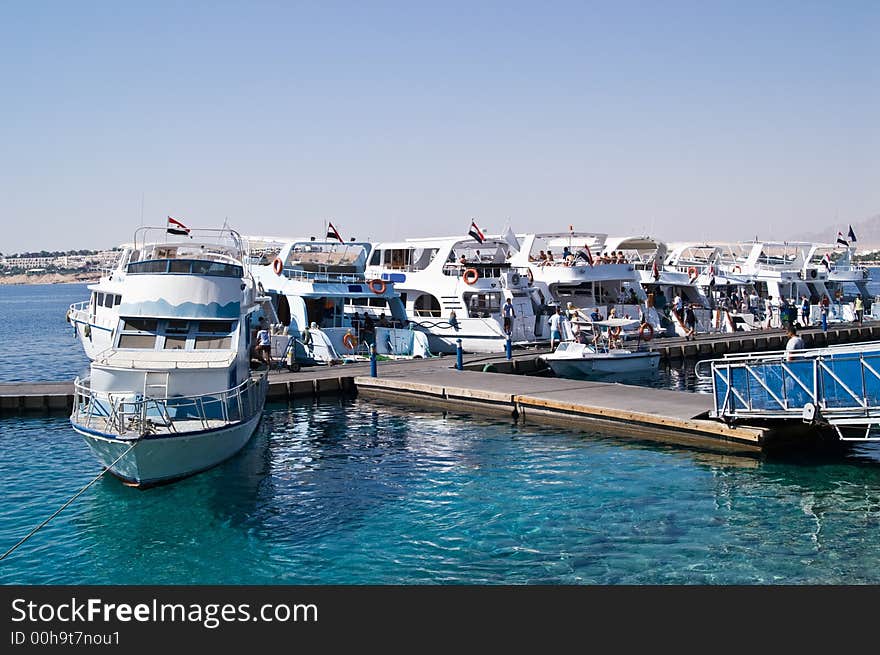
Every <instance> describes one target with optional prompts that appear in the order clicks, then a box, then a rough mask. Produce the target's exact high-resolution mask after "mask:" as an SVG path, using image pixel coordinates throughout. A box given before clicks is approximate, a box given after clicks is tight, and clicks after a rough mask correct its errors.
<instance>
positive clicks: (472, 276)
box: [461, 268, 480, 285]
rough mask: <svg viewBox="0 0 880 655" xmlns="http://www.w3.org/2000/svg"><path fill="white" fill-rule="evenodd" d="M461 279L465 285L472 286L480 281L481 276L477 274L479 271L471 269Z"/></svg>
mask: <svg viewBox="0 0 880 655" xmlns="http://www.w3.org/2000/svg"><path fill="white" fill-rule="evenodd" d="M461 279H462V280H464V283H465V284H468V285H470V284H473V283H474V282H476V281H477V280H479V279H480V274H479V272H477V269H475V268H469V269H467V270H466V271H465V272H464V275H462V276H461Z"/></svg>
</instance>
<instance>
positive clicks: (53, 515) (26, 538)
mask: <svg viewBox="0 0 880 655" xmlns="http://www.w3.org/2000/svg"><path fill="white" fill-rule="evenodd" d="M137 444H138V442H137V441H135V442H134V443H133V444H131V445H130V446H129V447H128V448H127V449H126V451H125V452H124V453H122V454H121V455H120V456H119V457H117V458H116V459H115V460H114V461H113V463H112V464H110V465H109V466H108V467H107V468H105V469H104V470H103V471H101V472H100V473H98V475H96V476H95V477H94V478H92V481H91V482H89V483H88V484H87V485H86V486H84V487H83V488H82V489H80V490H79V491H77V492H76V493H75V494H74V495H73V496H72V497H71V498H70V500H68V501H67V502H66V503H64V504H63V505H62V506H61V507H59V508H58V509H57V510H55V513H54V514H52V516H50V517H49V518H47V519H46V520H45V521H43V522H42V523H40V525H38V526H37V527H35V528H34V529H33V530H31V531H30V532H29V533H28V534H27V535H25V536H24V537H23V538H22V539H21V540H20V541H19V542H18V543H17V544H15V545H14V546H13V547H12V548H10V549H9V550H7V551H6V552H5V553H3V555H0V562H2V561H3V560H4V559H6V558H7V557H8V556H9V555H11V554H12V553H13V551H15V549H17V548H18V547H19V546H21V545H22V544H23V543H24V542H26V541H27V540H28V539H30V538H31V537H33V536H34V535H35V534H37V532H39V531H40V530H41V529H42V528H43V527H44V526H45V525H46V524H47V523H48V522H49V521H51V520H52V519H54V518H55V517H56V516H58V515H59V514H61V512H62V511H64V509H65V508H66V507H68V506H69V505H70V504H71V503H72V502H73V501H74V500H76V499H77V498H79V497H80V496H81V495H82V494H83V493H84V492H85V491H86V489H88V488H89V487H91V486H92V485H93V484H95V483H96V482H97V481H98V480H100V479H101V478H102V477H104V474H105V473H107V472H108V471H109V470H110V469H111V468H112V467H113V466H114V465H115V464H116V462H118V461H119V460H121V459H122V458H123V457H125V456H126V455H128V453H130V452H131V449H132V448H134V447H135V446H136V445H137Z"/></svg>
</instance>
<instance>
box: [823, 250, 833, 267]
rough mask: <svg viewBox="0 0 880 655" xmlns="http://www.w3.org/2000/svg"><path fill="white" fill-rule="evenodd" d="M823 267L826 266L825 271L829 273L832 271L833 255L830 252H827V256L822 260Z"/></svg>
mask: <svg viewBox="0 0 880 655" xmlns="http://www.w3.org/2000/svg"><path fill="white" fill-rule="evenodd" d="M822 266H824V267H825V270H827V271H830V270H831V253H830V252H826V253H825V256H824V257H823V258H822Z"/></svg>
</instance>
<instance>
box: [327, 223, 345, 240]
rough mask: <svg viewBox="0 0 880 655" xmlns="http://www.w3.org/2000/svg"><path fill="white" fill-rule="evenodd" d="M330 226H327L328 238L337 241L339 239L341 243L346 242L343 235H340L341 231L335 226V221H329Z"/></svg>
mask: <svg viewBox="0 0 880 655" xmlns="http://www.w3.org/2000/svg"><path fill="white" fill-rule="evenodd" d="M329 226H330V227H328V228H327V238H328V239H336V240H337V241H339V243H344V241H343V240H342V237H341V236H339V232H338V231H337V229H336V228H335V227H333V223H329Z"/></svg>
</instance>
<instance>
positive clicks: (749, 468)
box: [0, 401, 880, 584]
mask: <svg viewBox="0 0 880 655" xmlns="http://www.w3.org/2000/svg"><path fill="white" fill-rule="evenodd" d="M97 470H98V468H97V465H96V464H95V463H94V461H92V459H91V456H90V455H89V453H88V451H87V449H86V447H85V445H84V444H83V443H82V442H81V440H80V439H79V437H77V436H76V435H75V434H73V433H72V432H71V431H70V429H69V428H68V426H67V424H66V421H65V420H64V419H60V418H49V419H46V418H40V419H33V418H6V419H2V421H0V476H2V480H3V482H2V487H0V508H2V509H0V543H2V544H4V545H7V544H11V543H14V541H15V540H16V538H17V537H18V536H19V535H21V534H23V533H25V532H27V530H28V529H30V528H31V527H32V526H33V525H35V524H36V523H38V522H39V520H40V519H41V518H43V517H44V516H46V515H48V514H49V513H50V512H51V511H52V510H54V509H55V508H56V507H58V506H59V505H60V504H61V503H62V502H63V501H64V500H66V498H67V497H69V495H71V493H72V491H73V490H75V489H76V488H79V486H81V485H82V484H83V483H85V482H86V481H87V480H88V479H90V477H91V476H92V475H94V473H95V472H96V471H97ZM878 527H880V458H878V456H877V454H876V451H875V450H874V449H872V448H857V449H856V450H854V451H853V452H851V453H849V454H846V455H831V456H824V457H822V458H821V459H818V458H817V459H801V460H794V461H778V462H759V461H757V460H752V459H747V458H736V457H719V456H712V455H705V454H700V453H696V452H692V451H687V450H683V449H678V448H672V447H664V446H657V445H650V444H646V443H642V444H631V443H626V442H623V441H619V440H614V439H608V438H602V437H599V436H596V435H589V434H578V433H572V432H562V431H560V430H558V429H555V428H552V429H550V428H539V427H533V426H521V425H519V426H518V425H515V424H513V423H512V422H510V421H506V420H496V421H491V420H485V419H482V418H477V417H466V416H445V417H444V416H443V415H440V414H437V413H422V412H406V413H401V411H400V410H398V409H396V408H389V407H387V406H382V405H378V404H372V403H368V402H363V401H344V402H343V401H336V402H327V403H322V404H316V405H312V404H308V405H298V406H293V407H288V406H286V405H285V406H277V405H276V406H272V407H270V408H269V409H268V410H267V412H266V414H265V417H264V421H263V423H262V425H261V427H260V429H259V432H258V433H257V435H256V436H255V438H254V439H253V440H252V441H251V443H250V444H249V445H248V447H247V448H246V449H245V451H244V452H243V453H241V454H240V455H239V456H237V457H235V458H234V459H232V460H230V461H228V462H226V463H225V464H223V465H221V466H220V467H217V468H215V469H213V470H211V471H209V472H207V473H204V474H201V475H198V476H195V477H193V478H190V479H187V480H184V481H181V482H178V483H175V484H173V485H168V486H165V487H159V488H156V489H151V490H147V491H137V490H134V489H130V488H127V487H124V486H122V485H121V484H119V482H117V481H116V480H115V479H112V478H104V479H102V480H101V481H100V482H99V483H98V484H97V485H96V486H95V487H93V488H92V489H90V490H89V491H88V492H87V493H86V494H85V495H84V496H83V497H81V498H80V499H79V500H78V501H77V502H75V503H74V504H73V505H72V506H71V507H70V508H69V509H68V510H66V511H65V512H64V513H62V514H61V515H60V516H59V517H58V518H57V519H56V520H55V521H53V522H52V523H50V524H49V526H48V527H47V528H45V529H44V530H43V531H41V532H40V533H38V535H37V536H36V537H34V538H33V539H32V540H31V541H30V542H28V543H27V544H26V545H25V546H23V547H22V548H21V549H20V550H19V551H17V552H16V553H14V554H13V555H12V556H11V557H10V558H8V559H7V560H6V561H4V562H3V563H0V582H3V583H72V584H81V583H98V584H104V583H122V584H144V583H160V584H161V583H167V584H177V583H233V584H238V583H242V584H244V583H247V584H251V583H253V584H276V583H305V584H309V583H328V584H336V583H404V584H409V583H488V584H499V583H523V584H538V583H549V584H595V583H607V584H668V583H677V584H731V583H743V584H762V583H793V584H801V583H814V584H828V583H877V582H880V548H878V547H877V544H876V534H877V528H878Z"/></svg>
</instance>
